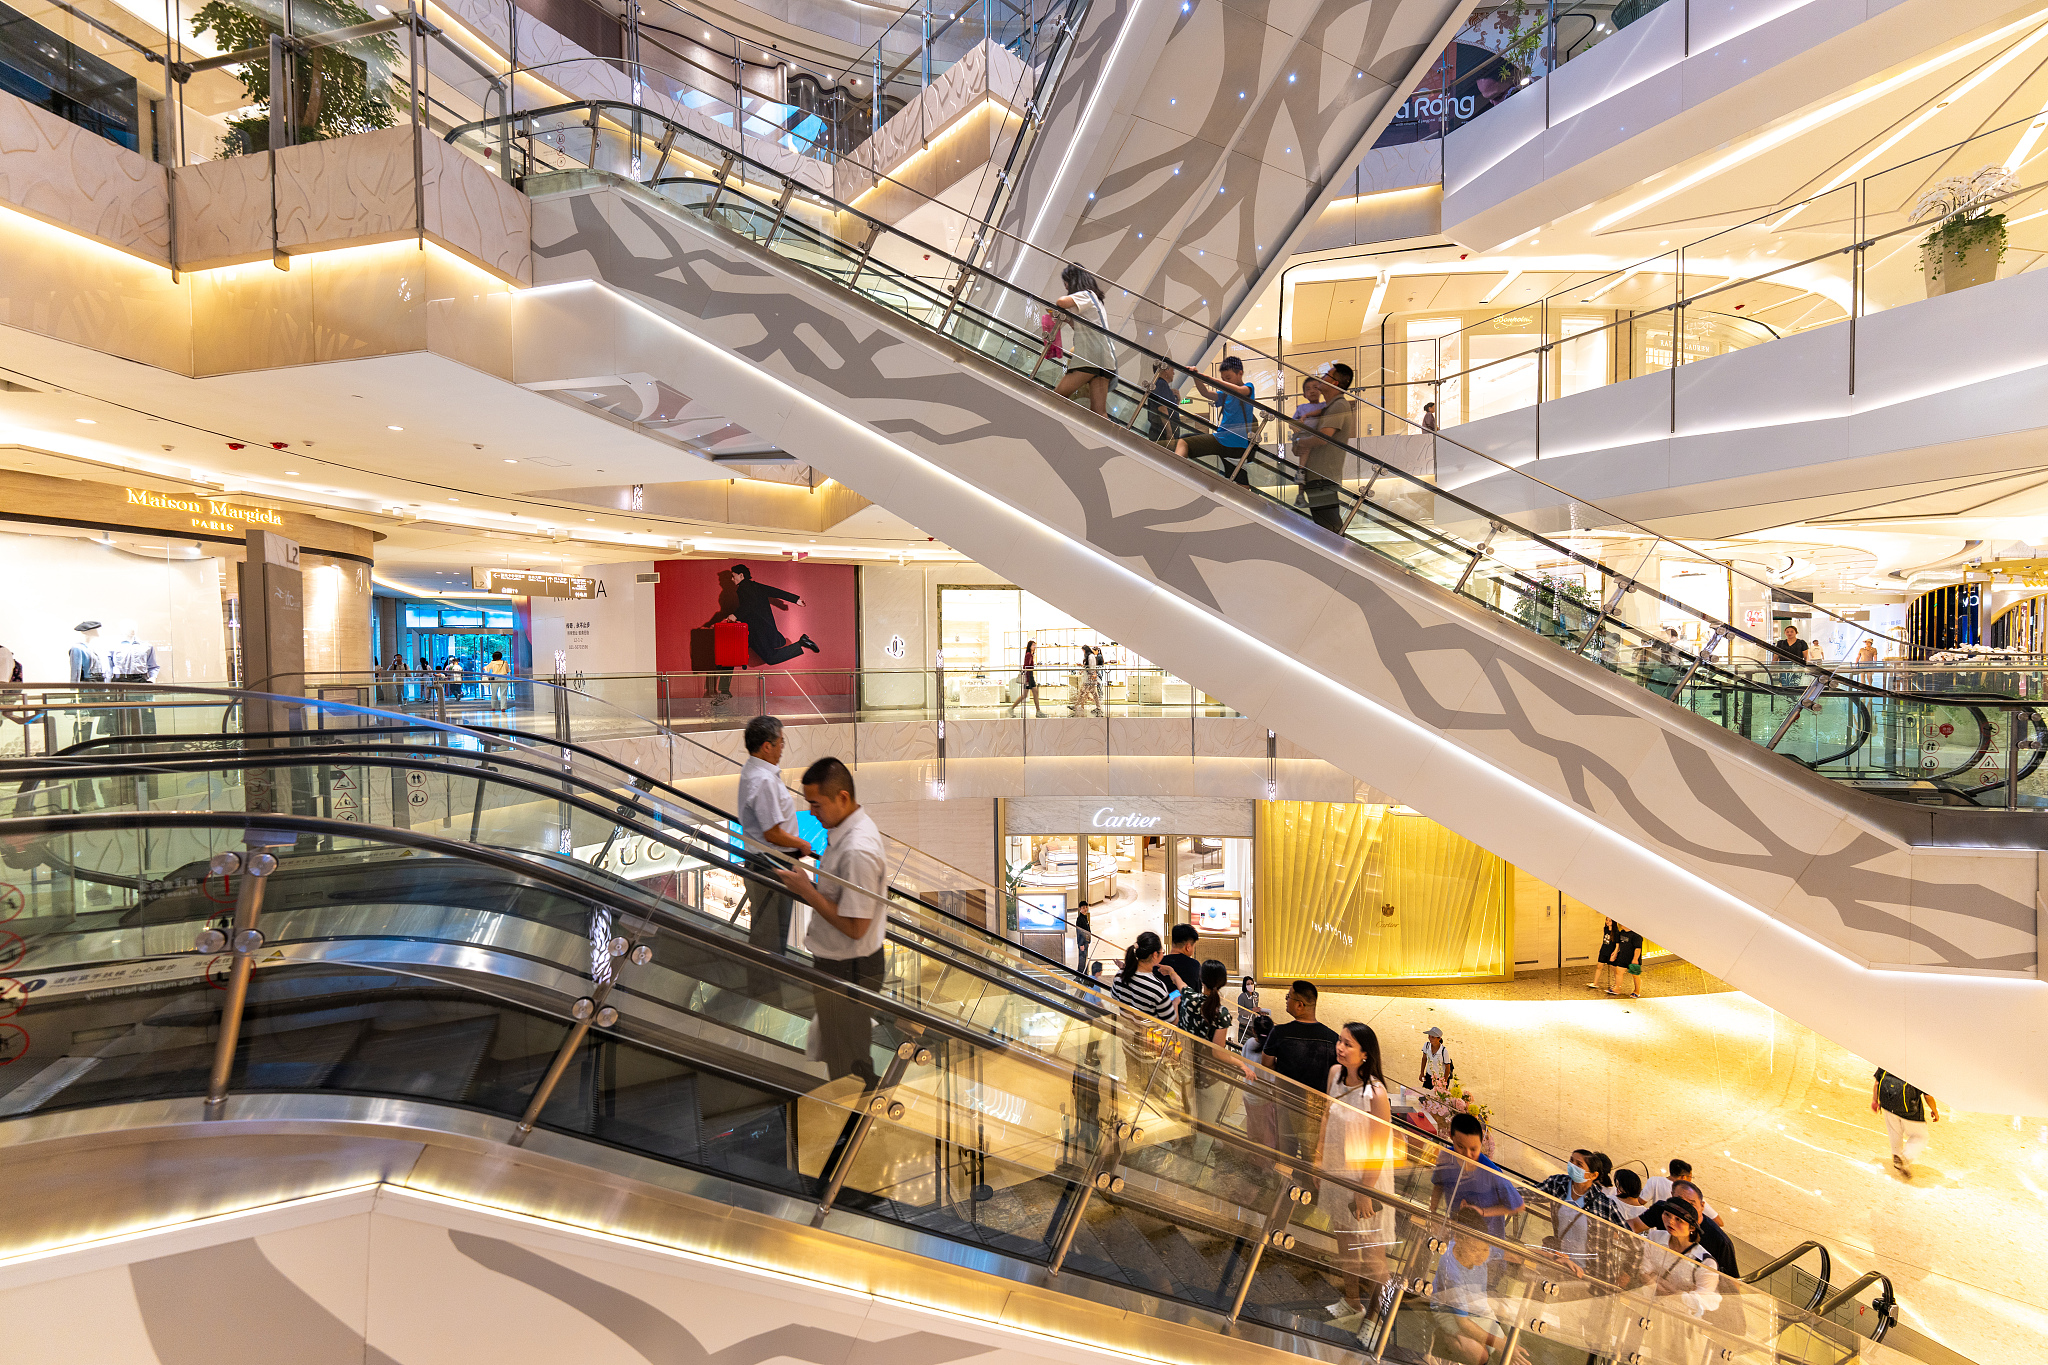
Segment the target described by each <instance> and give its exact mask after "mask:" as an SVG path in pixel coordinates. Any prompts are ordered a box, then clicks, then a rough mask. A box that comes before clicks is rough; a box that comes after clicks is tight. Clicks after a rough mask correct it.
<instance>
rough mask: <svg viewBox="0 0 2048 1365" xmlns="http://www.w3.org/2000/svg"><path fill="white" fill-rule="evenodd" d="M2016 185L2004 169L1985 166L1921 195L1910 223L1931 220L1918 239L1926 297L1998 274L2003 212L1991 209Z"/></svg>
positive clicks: (2003, 235)
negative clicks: (1932, 229) (1929, 230)
mask: <svg viewBox="0 0 2048 1365" xmlns="http://www.w3.org/2000/svg"><path fill="white" fill-rule="evenodd" d="M2018 185H2019V180H2018V178H2017V177H2015V176H2014V175H2013V174H2012V173H2011V172H2010V171H2008V170H2006V169H2005V168H2004V167H2002V166H1986V167H1985V168H1984V169H1983V170H1981V171H1978V172H1977V173H1976V174H1975V175H1956V176H1950V177H1949V178H1948V179H1946V180H1943V181H1940V182H1939V183H1937V184H1936V185H1935V186H1934V187H1933V188H1932V189H1930V190H1928V191H1927V193H1925V194H1923V195H1921V196H1920V202H1919V203H1918V204H1916V205H1914V206H1913V216H1912V218H1911V219H1910V220H1909V221H1911V222H1915V223H1918V222H1922V221H1924V220H1927V219H1933V220H1935V221H1934V231H1932V232H1930V233H1928V234H1927V236H1926V237H1924V238H1922V239H1921V241H1920V268H1921V269H1922V270H1923V271H1925V272H1926V275H1927V296H1928V297H1929V298H1933V297H1934V296H1935V295H1936V294H1952V293H1954V292H1955V291H1956V290H1958V289H1968V288H1969V287H1970V286H1971V285H1973V284H1983V283H1985V282H1986V281H1989V280H1994V279H1997V278H1998V263H1999V262H2000V261H2002V260H2004V259H2005V241H2006V232H2005V215H2004V214H2003V213H1993V212H1992V211H1991V207H1992V205H1993V204H1995V203H1998V202H2000V201H2002V200H2003V199H2004V198H2005V197H2006V196H2007V195H2008V194H2010V193H2012V191H2013V190H2014V189H2016V188H2017V187H2018Z"/></svg>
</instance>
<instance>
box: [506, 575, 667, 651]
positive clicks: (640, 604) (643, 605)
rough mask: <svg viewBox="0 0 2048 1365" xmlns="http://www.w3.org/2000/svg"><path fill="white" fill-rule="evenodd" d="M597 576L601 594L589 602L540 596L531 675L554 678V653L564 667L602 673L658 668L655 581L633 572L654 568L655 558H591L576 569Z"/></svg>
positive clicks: (535, 613)
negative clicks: (617, 560)
mask: <svg viewBox="0 0 2048 1365" xmlns="http://www.w3.org/2000/svg"><path fill="white" fill-rule="evenodd" d="M577 572H578V573H579V574H581V575H582V576H583V577H585V578H595V579H596V580H597V581H598V585H599V589H600V591H599V594H598V596H597V597H595V598H593V599H591V600H589V601H586V602H573V601H564V600H563V599H561V598H559V597H536V598H533V599H532V606H533V676H535V677H536V678H551V677H553V676H554V673H555V654H556V652H557V651H560V652H561V654H562V655H563V659H564V662H563V671H564V672H566V673H569V674H571V675H574V674H577V673H582V674H584V675H586V676H589V675H592V674H598V673H652V672H653V671H654V584H652V583H637V582H635V581H634V575H636V574H643V573H653V572H654V563H653V561H652V560H646V559H642V560H635V561H633V562H631V563H626V564H591V565H587V566H586V567H584V568H582V569H580V570H578V571H577Z"/></svg>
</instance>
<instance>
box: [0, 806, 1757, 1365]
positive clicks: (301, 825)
mask: <svg viewBox="0 0 2048 1365" xmlns="http://www.w3.org/2000/svg"><path fill="white" fill-rule="evenodd" d="M0 828H6V829H9V830H10V831H12V832H20V833H26V834H27V835H28V836H29V837H36V836H38V835H52V834H78V833H90V832H99V831H104V830H125V829H143V828H157V829H216V830H218V829H244V830H246V829H250V828H261V829H264V830H278V831H290V832H293V833H300V834H313V835H330V836H336V837H347V838H356V839H360V838H362V836H363V833H364V830H365V828H366V827H365V826H363V825H361V824H358V823H356V822H353V821H343V820H331V819H326V818H324V817H318V816H302V815H279V814H270V813H259V814H257V815H255V816H249V815H245V814H243V813H241V812H236V811H221V812H215V811H145V812H135V811H94V812H82V813H76V814H64V815H49V816H31V817H15V818H13V819H10V820H6V821H0ZM368 828H372V829H375V830H376V831H377V833H378V835H379V837H380V839H381V840H382V841H384V842H388V843H391V844H396V845H400V846H406V847H412V848H417V849H420V850H421V851H423V852H431V853H436V854H441V855H444V856H449V857H454V858H459V859H462V860H465V861H468V862H472V863H477V864H481V865H484V866H488V867H492V868H494V869H496V870H499V871H503V872H507V873H510V874H513V875H516V876H520V877H524V878H526V879H527V880H529V881H534V882H539V883H541V884H543V885H546V886H548V887H549V888H550V889H552V890H555V891H557V892H560V893H561V894H563V895H566V896H569V897H571V898H572V899H578V900H586V901H589V900H591V899H592V898H591V896H590V888H589V887H588V886H586V885H584V884H583V883H582V882H581V880H580V879H577V878H573V877H570V876H568V875H566V874H565V873H562V872H560V871H559V870H557V869H554V868H552V867H548V866H546V865H535V864H533V863H531V862H529V861H527V860H526V859H524V858H520V857H516V856H514V855H511V854H508V853H505V852H502V851H500V850H496V849H491V848H486V847H480V846H478V845H475V844H468V843H459V842H456V841H454V840H448V839H442V838H440V837H438V836H435V835H428V834H421V833H419V832H417V831H413V830H404V829H397V828H386V827H381V826H371V827H368ZM622 908H629V909H632V910H633V911H634V912H635V913H638V911H639V907H638V906H632V907H622ZM672 927H674V928H677V929H678V930H679V931H680V932H682V933H683V935H684V936H685V937H687V938H691V939H694V940H699V941H701V935H699V934H697V933H695V932H693V931H692V929H691V927H689V926H672ZM710 946H712V947H713V948H714V950H715V951H717V952H720V953H724V954H727V955H729V956H732V957H736V958H739V959H740V960H742V961H743V962H745V963H747V964H748V965H750V966H760V967H767V968H769V969H771V970H773V971H775V972H778V973H784V974H788V975H792V976H795V977H797V978H799V979H801V980H803V981H805V982H806V983H807V984H809V985H810V986H811V987H812V989H814V990H825V991H830V992H837V993H845V994H847V995H849V996H852V997H855V998H864V999H867V1000H870V1001H872V1002H873V1003H872V1005H871V1008H874V1009H876V1010H878V1011H880V1012H882V1013H883V1014H885V1015H892V1016H894V1017H896V1018H898V1019H901V1020H904V1021H906V1022H908V1023H910V1024H913V1025H915V1026H917V1027H919V1028H923V1029H928V1030H930V1031H931V1032H933V1033H936V1034H939V1035H941V1036H944V1037H947V1038H950V1039H953V1040H956V1041H958V1042H960V1043H962V1044H964V1045H966V1046H968V1047H972V1048H978V1049H983V1050H991V1051H1001V1052H1002V1053H1004V1054H1006V1055H1008V1056H1009V1057H1011V1058H1013V1059H1015V1060H1019V1061H1022V1062H1024V1063H1026V1064H1028V1065H1031V1066H1033V1067H1035V1068H1038V1069H1041V1070H1044V1071H1046V1072H1048V1073H1050V1074H1052V1075H1054V1076H1055V1077H1059V1078H1063V1079H1067V1080H1072V1079H1073V1078H1074V1077H1076V1076H1077V1075H1081V1074H1084V1073H1082V1072H1081V1069H1080V1068H1079V1067H1077V1066H1074V1065H1073V1064H1071V1063H1068V1062H1065V1061H1063V1060H1062V1059H1060V1058H1058V1057H1055V1056H1050V1055H1047V1054H1045V1053H1041V1052H1038V1051H1037V1050H1035V1049H1033V1048H1030V1047H1027V1046H1023V1045H1021V1044H1018V1043H1015V1042H1012V1041H1010V1040H1007V1039H1001V1038H990V1037H987V1036H984V1035H981V1034H978V1033H975V1032H974V1031H972V1030H970V1029H968V1028H966V1027H964V1026H962V1025H960V1024H959V1023H957V1022H956V1021H953V1020H950V1019H947V1018H945V1017H944V1016H942V1015H935V1014H931V1013H928V1012H926V1011H923V1010H921V1009H919V1008H917V1007H916V1006H915V1005H914V1004H912V1003H910V1002H908V1001H904V1000H901V999H898V998H897V997H894V996H889V995H887V994H884V993H882V992H879V991H871V990H868V989H866V988H864V987H861V986H858V985H855V984H853V983H850V982H848V981H846V980H844V979H843V978H840V977H835V976H831V975H829V974H827V973H825V972H823V971H821V970H819V969H817V968H816V967H814V966H811V965H810V964H808V963H804V962H802V961H801V960H798V959H792V958H787V957H783V956H781V955H778V954H776V953H773V952H771V951H770V950H768V949H764V948H759V947H756V946H755V945H753V944H752V943H749V942H746V941H744V940H738V941H732V940H725V939H719V940H717V941H716V942H715V944H712V945H710ZM562 1015H563V1017H564V1018H565V1019H566V1018H570V1017H572V1016H570V1015H569V1014H568V1011H567V1010H566V1009H564V1010H563V1012H562ZM613 1027H614V1030H616V1028H617V1026H616V1025H615V1026H613ZM632 1041H634V1042H635V1043H636V1044H639V1045H643V1046H645V1045H647V1044H646V1043H645V1042H644V1041H643V1040H641V1039H633V1040H632ZM1157 1069H1158V1068H1155V1074H1156V1072H1157ZM1104 1079H1106V1080H1109V1081H1110V1082H1111V1083H1112V1084H1120V1085H1124V1086H1125V1087H1127V1088H1133V1089H1135V1088H1136V1087H1134V1086H1132V1085H1131V1083H1130V1082H1127V1081H1126V1082H1118V1081H1116V1080H1115V1079H1114V1078H1109V1077H1105V1078H1104ZM1254 1079H1255V1080H1256V1081H1258V1082H1264V1083H1265V1084H1267V1085H1270V1086H1273V1087H1275V1088H1276V1091H1277V1093H1285V1092H1284V1090H1279V1088H1280V1087H1286V1086H1294V1087H1295V1088H1296V1089H1299V1090H1301V1091H1303V1093H1305V1094H1308V1095H1313V1096H1316V1097H1317V1099H1318V1100H1319V1101H1321V1102H1324V1103H1327V1102H1329V1099H1328V1096H1325V1095H1322V1094H1321V1093H1320V1092H1317V1091H1314V1090H1310V1089H1308V1088H1307V1087H1301V1086H1299V1085H1298V1084H1297V1083H1296V1082H1293V1081H1290V1080H1288V1079H1287V1078H1286V1077H1281V1076H1277V1075H1267V1074H1261V1075H1260V1076H1259V1077H1257V1078H1254ZM1140 1093H1141V1094H1142V1095H1143V1096H1144V1097H1145V1098H1146V1102H1147V1103H1151V1102H1152V1101H1151V1099H1150V1096H1151V1094H1152V1091H1151V1088H1150V1085H1149V1083H1148V1084H1147V1085H1146V1087H1145V1088H1144V1089H1143V1090H1142V1091H1141V1092H1140ZM1172 1121H1174V1122H1176V1123H1183V1124H1185V1125H1186V1126H1187V1127H1188V1128H1189V1130H1190V1131H1191V1132H1193V1133H1195V1134H1198V1135H1200V1136H1205V1137H1209V1138H1211V1139H1213V1140H1215V1141H1217V1142H1220V1143H1222V1144H1223V1145H1225V1146H1226V1147H1229V1148H1231V1149H1233V1150H1235V1151H1239V1152H1242V1153H1244V1154H1246V1155H1248V1156H1250V1157H1252V1158H1253V1159H1255V1160H1272V1159H1274V1156H1275V1153H1274V1152H1273V1151H1272V1150H1270V1149H1268V1148H1265V1147H1262V1146H1260V1145H1259V1144H1257V1143H1255V1142H1253V1141H1252V1139H1251V1138H1249V1137H1248V1136H1247V1135H1246V1134H1243V1133H1240V1132H1237V1131H1236V1130H1234V1129H1230V1128H1226V1127H1221V1126H1218V1125H1215V1124H1213V1123H1211V1122H1208V1121H1206V1120H1203V1119H1202V1118H1201V1117H1200V1116H1199V1115H1198V1114H1196V1113H1195V1112H1193V1111H1192V1109H1190V1110H1188V1111H1187V1112H1185V1113H1175V1114H1173V1116H1172ZM1279 1159H1280V1160H1282V1161H1287V1162H1289V1163H1290V1164H1295V1165H1297V1166H1299V1165H1302V1164H1303V1163H1297V1162H1295V1159H1293V1158H1288V1157H1285V1156H1282V1157H1280V1158H1279ZM1305 1166H1306V1168H1308V1169H1313V1170H1314V1171H1315V1173H1316V1174H1315V1179H1316V1180H1318V1181H1320V1182H1321V1183H1322V1184H1323V1185H1325V1186H1326V1187H1327V1186H1337V1187H1341V1188H1345V1189H1349V1190H1351V1191H1352V1192H1353V1193H1354V1194H1355V1195H1362V1196H1364V1197H1366V1198H1369V1199H1372V1200H1375V1201H1379V1202H1382V1203H1385V1204H1388V1205H1390V1206H1392V1207H1394V1208H1398V1209H1402V1210H1405V1211H1406V1212H1407V1213H1408V1214H1409V1215H1410V1217H1411V1218H1415V1219H1421V1220H1430V1221H1435V1222H1439V1223H1443V1224H1445V1225H1446V1226H1447V1225H1448V1221H1449V1216H1450V1215H1449V1211H1448V1210H1446V1211H1444V1212H1442V1213H1437V1212H1434V1211H1432V1210H1430V1209H1429V1208H1427V1207H1426V1206H1424V1205H1421V1204H1418V1203H1415V1202H1414V1201H1412V1200H1410V1199H1408V1198H1406V1197H1405V1196H1403V1195H1401V1194H1399V1193H1398V1192H1394V1191H1388V1190H1384V1189H1381V1188H1378V1187H1377V1186H1374V1185H1370V1184H1366V1183H1364V1181H1365V1180H1366V1178H1367V1177H1365V1176H1364V1175H1362V1174H1361V1173H1360V1172H1356V1171H1353V1170H1350V1169H1348V1168H1344V1167H1335V1168H1328V1169H1325V1168H1323V1167H1321V1166H1318V1165H1316V1163H1315V1162H1314V1161H1313V1160H1311V1161H1309V1162H1307V1163H1305ZM1539 1193H1540V1192H1539ZM1459 1235H1460V1236H1471V1237H1474V1238H1476V1239H1479V1240H1482V1241H1484V1242H1486V1243H1488V1244H1489V1245H1492V1246H1495V1247H1498V1248H1500V1249H1502V1250H1504V1251H1506V1252H1509V1253H1512V1254H1515V1255H1518V1256H1523V1257H1527V1256H1530V1255H1531V1254H1532V1253H1533V1252H1534V1251H1535V1250H1536V1248H1533V1247H1531V1246H1528V1245H1524V1244H1521V1243H1516V1242H1512V1241H1509V1240H1507V1239H1506V1238H1504V1237H1497V1236H1495V1235H1493V1234H1491V1233H1488V1232H1485V1231H1484V1230H1483V1229H1474V1228H1467V1227H1462V1226H1461V1227H1460V1228H1459ZM1581 1273H1582V1274H1583V1273H1584V1271H1583V1269H1582V1270H1581ZM1586 1278H1587V1279H1588V1280H1591V1281H1593V1282H1595V1283H1600V1284H1607V1283H1608V1282H1606V1281H1602V1280H1600V1279H1599V1278H1598V1277H1597V1276H1593V1275H1586ZM1609 1287H1610V1288H1613V1289H1615V1290H1616V1291H1617V1292H1619V1291H1620V1290H1621V1289H1622V1288H1623V1286H1619V1285H1610V1286H1609ZM1687 1321H1688V1323H1689V1325H1692V1326H1694V1327H1698V1328H1701V1329H1703V1330H1706V1331H1708V1332H1710V1333H1712V1334H1714V1335H1719V1336H1724V1337H1727V1338H1729V1339H1732V1340H1735V1341H1738V1342H1744V1343H1747V1338H1744V1337H1742V1336H1741V1335H1740V1334H1738V1333H1735V1332H1731V1331H1728V1330H1727V1329H1725V1328H1718V1327H1714V1326H1713V1325H1712V1324H1701V1323H1697V1322H1694V1321H1693V1320H1691V1319H1688V1320H1687Z"/></svg>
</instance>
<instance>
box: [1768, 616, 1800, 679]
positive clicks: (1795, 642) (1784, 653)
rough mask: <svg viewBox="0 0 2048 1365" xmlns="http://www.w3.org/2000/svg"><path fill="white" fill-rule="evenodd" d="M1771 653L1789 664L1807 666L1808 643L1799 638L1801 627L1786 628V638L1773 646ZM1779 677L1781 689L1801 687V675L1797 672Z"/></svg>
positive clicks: (1789, 626) (1779, 675) (1782, 674)
mask: <svg viewBox="0 0 2048 1365" xmlns="http://www.w3.org/2000/svg"><path fill="white" fill-rule="evenodd" d="M1771 652H1772V653H1773V654H1776V655H1777V656H1778V657H1779V658H1781V659H1783V660H1785V661H1786V662H1787V663H1795V664H1801V665H1803V664H1805V662H1806V641H1804V640H1802V639H1800V638H1799V627H1797V626H1794V625H1787V626H1786V627H1785V638H1784V639H1782V640H1780V641H1779V642H1778V643H1777V644H1775V645H1773V646H1771ZM1777 677H1778V685H1779V686H1780V687H1797V686H1799V683H1800V675H1799V674H1798V673H1796V672H1793V673H1780V674H1778V675H1777Z"/></svg>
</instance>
